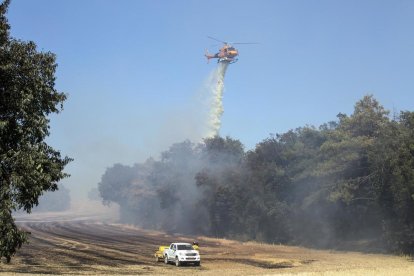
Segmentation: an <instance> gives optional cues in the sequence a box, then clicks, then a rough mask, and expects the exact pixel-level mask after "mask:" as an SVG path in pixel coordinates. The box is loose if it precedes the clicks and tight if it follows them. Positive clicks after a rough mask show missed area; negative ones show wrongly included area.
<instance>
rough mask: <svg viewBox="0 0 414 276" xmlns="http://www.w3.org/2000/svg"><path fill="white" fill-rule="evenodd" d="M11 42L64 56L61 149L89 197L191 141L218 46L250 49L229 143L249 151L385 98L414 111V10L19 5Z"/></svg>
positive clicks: (55, 132) (230, 105)
mask: <svg viewBox="0 0 414 276" xmlns="http://www.w3.org/2000/svg"><path fill="white" fill-rule="evenodd" d="M8 18H9V23H10V24H11V27H12V29H11V34H12V36H14V37H16V38H19V39H22V40H33V41H34V42H36V44H37V45H38V47H39V49H40V50H43V51H51V52H53V53H55V54H56V55H57V62H58V64H59V66H58V69H57V82H56V87H57V89H59V90H61V91H64V92H66V93H68V95H69V98H68V100H67V102H66V103H65V109H64V111H63V113H61V114H59V115H58V116H53V117H52V121H51V126H52V128H51V132H52V135H51V137H50V138H49V142H50V143H51V144H52V145H53V146H55V147H56V148H58V149H60V150H61V151H62V152H63V153H64V154H67V155H69V156H71V157H73V158H75V161H74V162H72V164H70V165H69V166H68V168H67V171H68V172H69V173H71V174H72V177H71V178H70V179H67V180H65V183H66V184H67V186H68V187H69V188H72V191H74V190H78V191H79V192H76V193H77V194H80V193H81V192H84V191H87V190H89V189H90V187H91V186H94V185H96V184H97V183H98V182H99V180H100V177H101V175H102V174H103V172H104V171H105V169H106V168H107V167H109V166H111V165H112V164H114V163H116V162H120V163H123V164H133V163H135V162H141V161H143V160H145V159H146V158H147V157H149V156H153V157H158V156H159V153H160V151H163V150H166V149H167V148H168V146H169V145H170V144H171V143H173V142H180V141H182V140H184V139H186V138H191V137H188V136H191V133H190V134H189V132H191V124H190V123H189V121H190V120H191V118H192V117H194V112H197V109H198V107H197V104H198V103H197V102H196V101H194V98H195V95H196V94H197V91H198V90H199V89H200V87H201V86H202V83H203V81H204V80H205V78H206V77H207V75H208V74H209V72H210V71H211V70H212V69H213V68H214V66H216V64H215V63H214V62H211V63H210V64H207V63H206V60H205V59H204V57H203V54H204V51H205V49H206V48H208V49H209V50H210V52H214V51H215V50H216V49H218V48H219V46H211V45H213V44H216V43H215V42H214V41H212V40H209V39H208V38H207V36H213V37H217V38H219V39H222V40H226V41H240V42H259V43H260V44H258V45H239V46H240V47H238V48H239V52H240V56H239V62H237V63H235V64H232V65H231V66H230V68H229V70H228V72H227V75H226V80H225V92H224V100H223V101H224V102H223V104H224V114H223V117H222V129H221V135H223V136H225V135H230V136H231V137H233V138H236V139H239V140H240V141H241V142H242V143H243V144H244V145H245V146H246V148H247V149H251V148H253V147H254V146H255V144H256V143H258V142H260V141H261V140H263V139H265V138H267V137H269V134H270V133H281V132H285V131H287V130H289V129H292V128H296V127H300V126H304V125H306V124H309V125H315V126H319V125H320V124H322V123H325V122H328V121H331V120H335V118H336V117H335V116H336V115H337V114H338V113H339V112H342V113H347V114H350V113H351V112H352V110H353V105H354V104H355V102H356V101H357V100H359V99H360V98H362V97H363V96H364V95H366V94H368V93H370V94H373V95H374V96H375V97H376V98H377V99H378V100H379V101H380V102H381V103H382V104H383V105H384V106H385V107H386V108H387V109H389V110H391V111H397V112H398V111H399V110H411V111H412V110H414V93H413V92H414V78H413V73H414V35H413V26H414V1H410V0H405V1H403V0H400V1H398V0H397V1H395V0H393V1H391V0H389V1H369V0H365V1H355V0H346V1H345V0H343V1H337V0H330V1H321V0H319V1H318V0H314V1H305V0H302V1H299V0H285V1H263V0H258V1H241V0H238V1H233V0H226V1H216V0H213V1H195V0H193V1H191V0H188V1H178V0H177V1H167V0H165V1H157V0H147V1H144V0H142V1H138V0H137V1H132V0H130V1H125V0H124V1H115V0H113V1H109V0H108V1H105V0H88V1H84V0H71V1H68V0H67V1H54V0H37V1H28V0H26V1H24V0H13V1H12V3H11V5H10V8H9V13H8Z"/></svg>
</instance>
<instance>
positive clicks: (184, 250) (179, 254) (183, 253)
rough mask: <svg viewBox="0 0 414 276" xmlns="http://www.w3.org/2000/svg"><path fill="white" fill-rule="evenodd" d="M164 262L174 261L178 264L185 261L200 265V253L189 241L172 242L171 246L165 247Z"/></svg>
mask: <svg viewBox="0 0 414 276" xmlns="http://www.w3.org/2000/svg"><path fill="white" fill-rule="evenodd" d="M164 262H165V263H166V264H168V263H169V262H174V263H175V265H176V266H180V265H182V264H185V263H192V264H194V265H195V266H199V265H200V254H199V253H198V251H197V250H194V248H193V246H192V245H191V244H189V243H172V244H171V245H170V247H168V248H166V249H164Z"/></svg>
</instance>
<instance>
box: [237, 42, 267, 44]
mask: <svg viewBox="0 0 414 276" xmlns="http://www.w3.org/2000/svg"><path fill="white" fill-rule="evenodd" d="M231 44H260V43H259V42H234V43H231Z"/></svg>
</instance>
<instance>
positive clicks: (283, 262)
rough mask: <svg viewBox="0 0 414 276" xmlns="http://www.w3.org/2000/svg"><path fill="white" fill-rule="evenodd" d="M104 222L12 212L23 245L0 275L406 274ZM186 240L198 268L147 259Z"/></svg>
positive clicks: (403, 267) (317, 254) (375, 261)
mask: <svg viewBox="0 0 414 276" xmlns="http://www.w3.org/2000/svg"><path fill="white" fill-rule="evenodd" d="M105 221H106V222H100V221H99V220H98V218H97V217H93V216H77V215H75V214H69V215H68V214H67V213H66V214H59V213H57V214H53V215H50V214H47V215H42V214H40V215H39V214H37V215H33V216H25V217H22V218H18V219H17V223H18V225H19V226H20V227H21V228H23V229H25V230H26V231H29V232H31V236H30V243H29V244H26V245H24V246H23V247H22V248H21V249H20V250H19V251H18V253H17V254H16V256H15V257H14V258H13V259H12V263H11V264H5V263H4V262H3V263H1V264H0V274H7V275H8V274H13V275H29V274H30V275H32V274H52V275H80V274H83V275H85V274H89V275H97V274H99V275H102V274H116V275H141V274H173V275H177V274H206V275H220V274H221V275H264V274H302V275H321V274H322V275H352V274H354V275H414V274H413V273H414V263H413V262H412V261H411V260H410V258H408V257H401V256H388V255H381V254H363V253H357V252H336V251H326V250H312V249H306V248H302V247H292V246H284V245H269V244H260V243H255V242H238V241H233V240H225V239H214V238H207V237H193V236H183V235H168V234H166V233H163V232H157V231H148V230H143V229H140V228H137V227H134V226H130V225H125V224H117V223H113V222H110V221H108V220H105ZM193 240H197V241H199V242H200V253H201V255H202V264H201V266H200V267H192V266H184V267H180V268H177V267H175V266H174V265H165V264H164V263H156V262H155V259H154V257H153V254H154V252H155V251H156V249H157V247H158V246H159V245H168V244H169V243H171V242H192V241H193ZM358 271H361V274H358V273H357V272H358ZM382 272H383V274H381V273H382ZM390 272H392V273H391V274H390ZM398 273H400V274H398Z"/></svg>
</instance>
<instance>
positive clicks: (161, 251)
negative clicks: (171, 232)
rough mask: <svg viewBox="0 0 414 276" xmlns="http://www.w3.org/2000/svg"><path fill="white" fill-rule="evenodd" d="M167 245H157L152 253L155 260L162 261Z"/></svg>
mask: <svg viewBox="0 0 414 276" xmlns="http://www.w3.org/2000/svg"><path fill="white" fill-rule="evenodd" d="M168 247H169V246H168V245H161V246H160V247H158V251H157V252H155V254H154V257H155V261H156V262H162V261H163V260H164V250H165V249H166V248H168Z"/></svg>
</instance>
